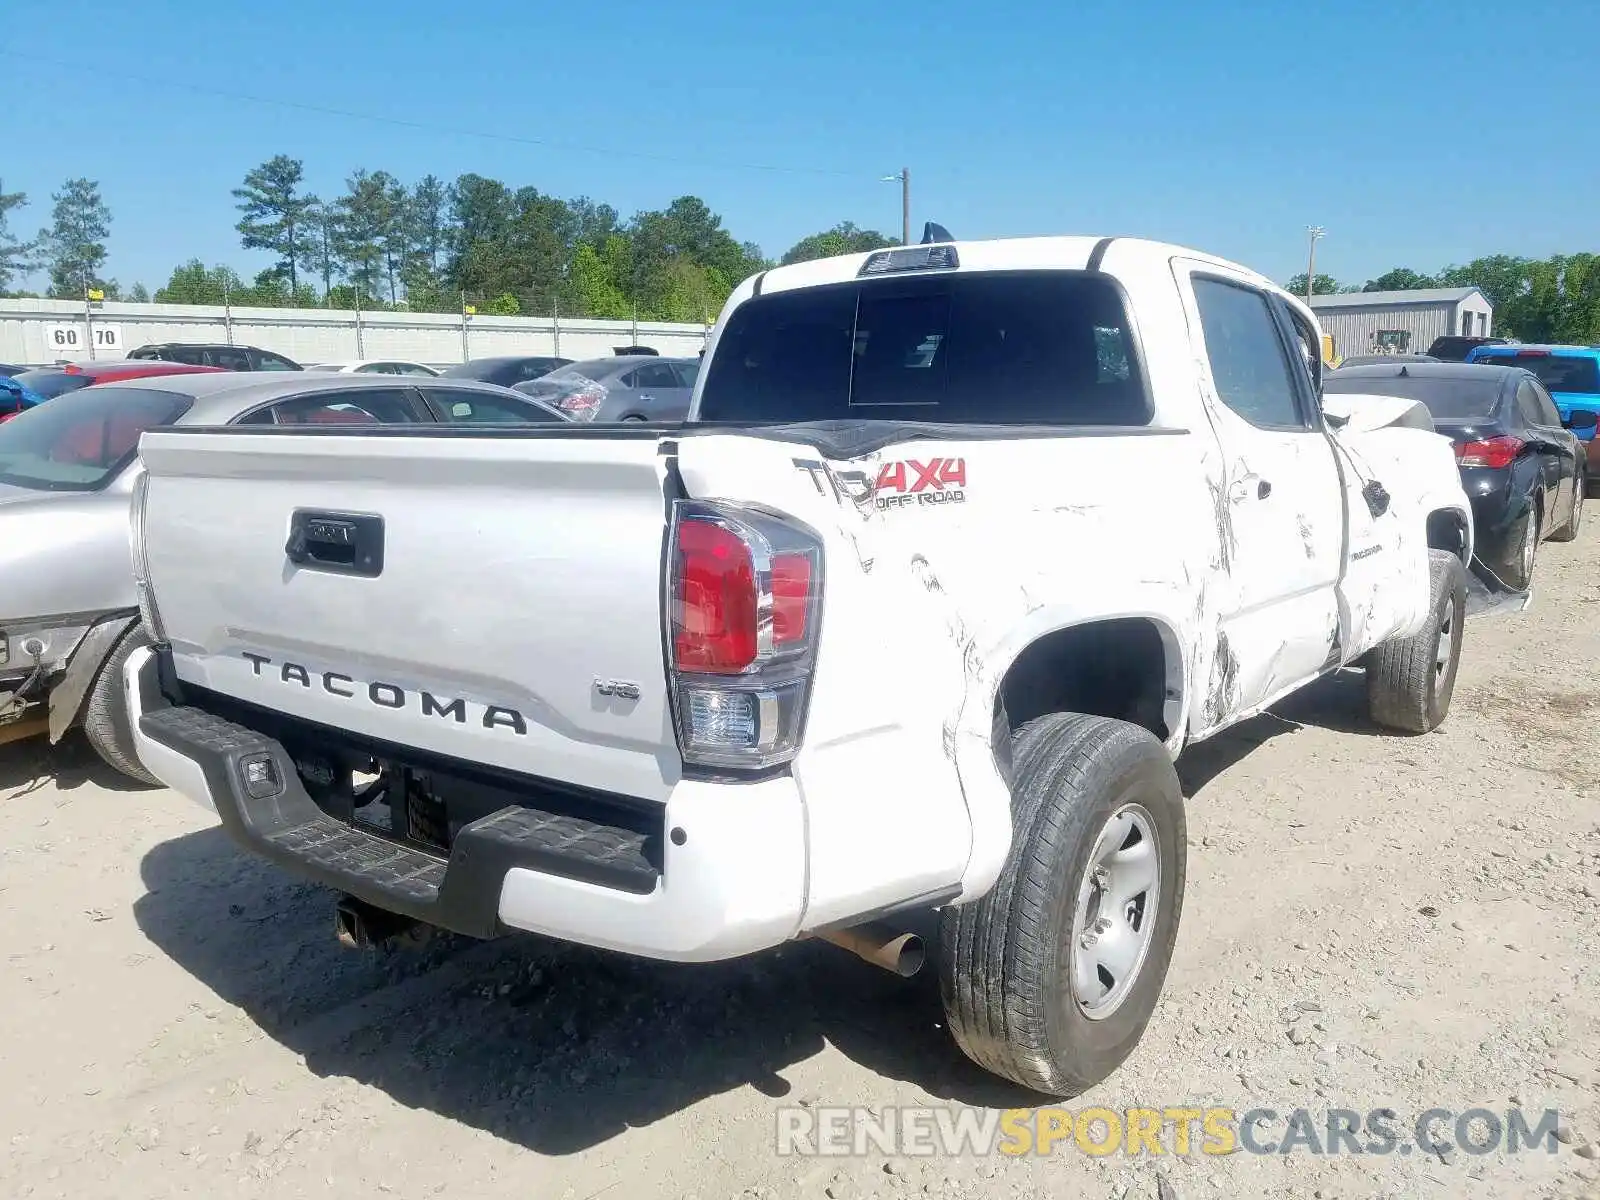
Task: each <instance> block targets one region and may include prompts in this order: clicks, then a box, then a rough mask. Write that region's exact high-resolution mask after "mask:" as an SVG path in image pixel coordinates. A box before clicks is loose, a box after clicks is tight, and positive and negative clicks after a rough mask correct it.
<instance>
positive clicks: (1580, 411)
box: [1561, 408, 1600, 433]
mask: <svg viewBox="0 0 1600 1200" xmlns="http://www.w3.org/2000/svg"><path fill="white" fill-rule="evenodd" d="M1561 424H1562V426H1563V427H1564V428H1566V429H1570V430H1572V431H1573V432H1574V433H1578V432H1582V431H1588V432H1590V433H1593V432H1594V428H1595V426H1596V425H1600V413H1597V412H1595V411H1594V410H1593V409H1590V408H1575V409H1573V410H1572V411H1571V412H1570V413H1568V414H1567V419H1566V420H1565V421H1563V422H1561Z"/></svg>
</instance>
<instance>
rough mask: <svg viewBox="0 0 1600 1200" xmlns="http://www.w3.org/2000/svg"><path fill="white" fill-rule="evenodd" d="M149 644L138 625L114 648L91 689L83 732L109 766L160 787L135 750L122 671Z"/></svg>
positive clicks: (130, 776) (130, 777)
mask: <svg viewBox="0 0 1600 1200" xmlns="http://www.w3.org/2000/svg"><path fill="white" fill-rule="evenodd" d="M149 644H150V639H149V638H148V637H146V636H145V632H144V628H143V627H142V626H139V625H135V626H134V627H133V628H132V629H130V630H129V631H128V632H127V633H125V634H123V636H122V640H121V641H119V642H118V643H117V644H116V645H115V646H113V647H112V649H111V653H110V654H108V655H106V661H105V662H104V663H102V664H101V666H100V673H99V674H98V675H97V676H95V681H94V686H93V687H91V688H90V689H89V702H88V704H87V705H86V706H85V707H84V712H83V732H84V734H85V735H86V736H87V737H88V739H89V745H91V746H93V747H94V752H95V753H96V754H98V755H99V756H100V757H101V759H103V760H104V761H105V763H106V765H107V766H109V767H111V768H112V769H114V770H116V771H118V772H120V773H121V774H123V775H126V776H127V777H128V778H129V779H132V780H135V781H137V782H139V783H144V784H148V785H150V786H151V787H160V786H161V781H160V780H159V779H157V778H156V777H155V776H154V775H152V774H150V772H149V771H147V770H145V769H144V767H143V766H142V765H141V764H140V762H139V754H138V751H137V750H135V749H134V742H133V719H132V717H131V716H130V715H129V713H128V697H127V695H126V693H125V692H124V691H123V687H122V668H123V667H124V666H126V665H127V662H128V659H129V658H130V657H132V655H133V652H134V651H135V650H138V649H139V648H140V647H143V646H148V645H149Z"/></svg>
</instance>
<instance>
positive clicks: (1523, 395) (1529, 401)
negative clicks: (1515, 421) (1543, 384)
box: [1517, 379, 1561, 425]
mask: <svg viewBox="0 0 1600 1200" xmlns="http://www.w3.org/2000/svg"><path fill="white" fill-rule="evenodd" d="M1517 416H1519V417H1520V418H1522V420H1523V421H1524V422H1525V423H1527V424H1529V425H1548V424H1550V423H1551V422H1550V421H1548V420H1546V419H1545V414H1544V409H1543V408H1542V407H1540V404H1539V393H1538V391H1537V390H1536V389H1535V388H1534V385H1533V384H1531V383H1529V382H1528V381H1527V380H1526V379H1524V380H1523V381H1522V382H1521V383H1519V384H1517ZM1555 424H1557V425H1559V424H1561V419H1560V418H1559V417H1557V418H1556V421H1555Z"/></svg>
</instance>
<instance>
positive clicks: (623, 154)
mask: <svg viewBox="0 0 1600 1200" xmlns="http://www.w3.org/2000/svg"><path fill="white" fill-rule="evenodd" d="M0 58H10V59H16V60H19V61H23V62H28V63H32V64H35V65H43V66H53V67H60V68H62V69H64V70H70V71H74V72H76V71H81V70H82V69H83V64H82V63H81V62H68V61H66V60H65V59H54V58H44V57H41V56H40V55H38V54H34V53H31V52H30V53H27V54H24V53H22V52H21V51H17V50H7V49H5V48H4V47H0ZM94 74H95V78H96V79H97V80H98V79H121V80H124V81H126V82H130V83H142V84H145V85H147V86H149V87H158V88H174V89H177V90H179V91H185V92H193V93H196V94H198V95H202V96H215V97H218V98H220V99H224V100H242V101H244V102H246V103H249V104H265V105H269V106H272V107H275V108H292V109H298V110H299V111H301V112H310V113H317V114H319V115H321V116H326V117H343V118H345V119H346V120H352V121H372V122H374V123H376V124H379V125H394V126H398V127H400V128H402V129H416V130H421V131H422V132H425V133H439V134H446V135H448V136H451V137H474V138H482V139H484V140H486V141H493V142H510V143H512V144H514V145H519V146H542V147H544V148H546V149H550V150H570V151H576V152H578V153H581V154H598V155H602V156H605V155H609V156H611V157H613V158H634V159H642V160H645V161H648V162H661V163H673V164H676V165H678V166H686V167H704V168H707V169H710V170H720V171H766V172H770V173H775V174H785V175H826V176H833V177H836V178H845V179H848V178H855V177H859V176H864V174H865V173H864V172H857V171H839V170H834V169H831V168H827V167H806V166H779V165H776V164H773V163H744V162H716V161H713V160H709V159H694V158H681V157H678V156H676V155H670V154H651V153H650V152H649V151H647V150H625V149H619V148H617V147H615V146H591V145H588V144H585V143H582V142H565V141H559V140H556V139H554V138H541V137H521V136H518V135H517V134H513V133H489V132H486V131H484V130H481V129H461V128H457V127H453V126H449V125H436V124H434V123H432V122H429V121H413V120H411V119H409V118H407V117H386V116H382V115H380V114H377V113H363V112H353V111H351V110H349V109H343V108H331V107H328V106H326V105H321V104H306V103H303V102H302V101H299V100H284V99H280V98H278V97H275V96H253V95H251V94H249V93H248V92H232V91H227V90H225V89H223V88H211V87H203V86H201V85H199V84H193V83H183V82H181V81H179V80H172V79H156V78H154V77H152V76H149V75H130V74H127V73H126V72H122V71H107V70H103V69H102V68H100V67H99V66H96V67H95V69H94Z"/></svg>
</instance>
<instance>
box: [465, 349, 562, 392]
mask: <svg viewBox="0 0 1600 1200" xmlns="http://www.w3.org/2000/svg"><path fill="white" fill-rule="evenodd" d="M570 362H572V360H571V359H570V358H554V357H551V356H550V355H530V354H513V355H504V356H501V357H498V358H474V359H469V360H468V361H467V362H464V363H457V364H456V365H455V366H453V367H446V368H445V369H444V371H443V376H444V378H446V379H476V380H478V381H479V382H480V383H495V384H499V385H500V386H501V387H516V386H517V384H519V383H526V382H527V381H528V380H530V379H538V378H540V377H542V376H545V375H548V374H550V372H551V371H554V370H555V369H556V368H557V367H564V366H566V365H568V364H569V363H570Z"/></svg>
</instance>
